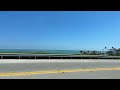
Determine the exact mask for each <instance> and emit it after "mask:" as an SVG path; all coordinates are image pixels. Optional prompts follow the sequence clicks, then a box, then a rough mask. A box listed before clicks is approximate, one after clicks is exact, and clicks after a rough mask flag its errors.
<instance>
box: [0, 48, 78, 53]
mask: <svg viewBox="0 0 120 90" xmlns="http://www.w3.org/2000/svg"><path fill="white" fill-rule="evenodd" d="M9 52H11V53H15V52H18V53H19V52H23V53H25V52H47V53H56V54H79V50H30V49H1V50H0V53H9Z"/></svg>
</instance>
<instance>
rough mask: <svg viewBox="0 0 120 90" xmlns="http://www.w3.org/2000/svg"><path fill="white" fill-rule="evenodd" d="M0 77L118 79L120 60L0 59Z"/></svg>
mask: <svg viewBox="0 0 120 90" xmlns="http://www.w3.org/2000/svg"><path fill="white" fill-rule="evenodd" d="M0 79H120V60H115V59H113V60H109V59H107V60H103V59H102V60H101V59H99V60H98V59H97V60H92V59H91V60H90V59H88V60H87V59H86V60H83V59H81V60H75V59H72V60H69V59H68V60H64V59H62V60H59V59H58V60H57V59H56V60H55V59H54V60H52V59H50V60H49V59H44V60H41V59H40V60H17V59H16V60H12V59H11V60H10V59H9V60H4V59H3V60H0Z"/></svg>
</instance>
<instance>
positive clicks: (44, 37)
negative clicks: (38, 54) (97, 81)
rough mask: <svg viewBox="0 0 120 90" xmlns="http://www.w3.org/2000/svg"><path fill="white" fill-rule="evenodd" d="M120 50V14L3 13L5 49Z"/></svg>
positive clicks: (1, 44)
mask: <svg viewBox="0 0 120 90" xmlns="http://www.w3.org/2000/svg"><path fill="white" fill-rule="evenodd" d="M104 47H107V48H111V47H116V48H119V47H120V11H0V48H1V49H47V50H101V49H103V48H104Z"/></svg>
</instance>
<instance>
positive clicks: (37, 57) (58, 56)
mask: <svg viewBox="0 0 120 90" xmlns="http://www.w3.org/2000/svg"><path fill="white" fill-rule="evenodd" d="M0 59H120V56H103V55H97V56H96V55H91V56H90V55H89V56H87V55H0Z"/></svg>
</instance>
